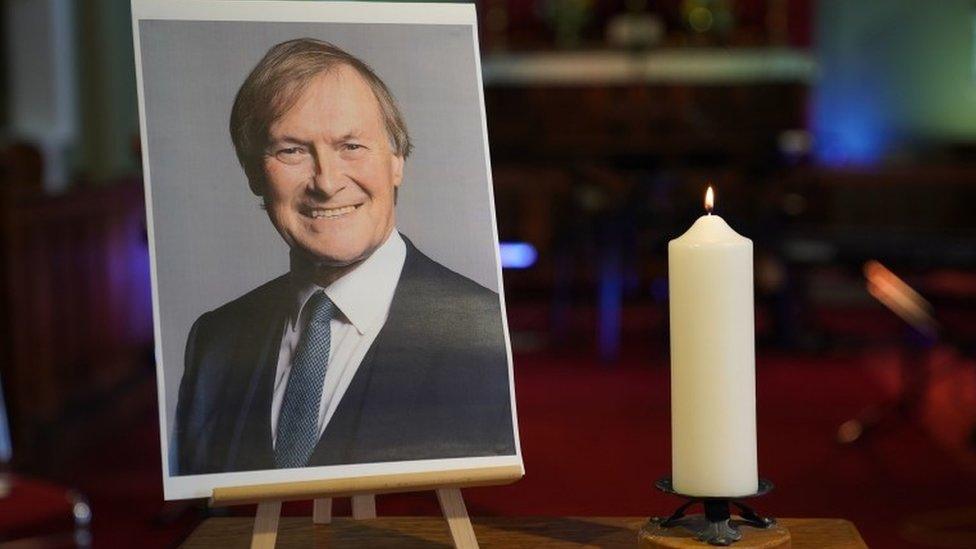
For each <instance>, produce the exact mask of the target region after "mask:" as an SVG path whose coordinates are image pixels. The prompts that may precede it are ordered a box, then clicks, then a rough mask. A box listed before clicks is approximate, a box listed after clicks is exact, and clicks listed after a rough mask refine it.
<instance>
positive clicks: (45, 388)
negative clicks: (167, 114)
mask: <svg viewBox="0 0 976 549" xmlns="http://www.w3.org/2000/svg"><path fill="white" fill-rule="evenodd" d="M126 4H127V3H126V2H119V1H116V0H77V1H73V0H4V2H3V3H2V6H3V9H2V12H0V18H2V25H0V29H2V30H0V32H2V35H3V36H2V40H0V64H2V71H0V74H2V79H3V81H2V85H0V128H2V134H0V135H2V141H0V381H2V388H3V394H2V397H3V401H4V402H5V404H6V406H5V413H4V414H3V416H0V459H2V460H3V461H4V463H5V465H4V471H5V472H6V476H5V477H4V478H5V481H4V482H2V483H0V493H5V494H6V495H5V496H4V497H2V498H0V541H2V540H10V539H17V538H24V537H34V538H35V539H43V540H45V541H48V542H52V543H55V544H71V543H79V542H80V543H81V544H85V543H89V542H93V543H94V544H95V545H96V546H115V545H119V546H131V545H134V544H136V543H138V544H140V545H141V546H145V547H149V546H160V547H165V546H171V545H174V544H176V543H178V542H179V541H180V540H182V539H184V538H185V536H186V535H187V534H188V533H189V532H190V531H191V530H192V528H193V527H194V526H195V525H196V524H197V523H198V522H199V521H200V520H201V519H202V518H203V517H205V516H207V514H208V513H211V512H212V511H208V510H207V509H206V508H205V506H204V505H203V504H202V503H200V502H192V503H188V504H166V505H164V504H163V501H162V488H161V480H160V477H161V472H160V456H159V431H158V419H157V407H156V393H155V391H156V382H155V372H154V363H153V327H152V310H151V298H150V283H149V266H148V250H147V239H146V225H145V213H144V206H143V194H142V180H141V174H140V169H141V168H140V158H139V154H140V153H139V122H138V114H137V107H136V103H137V100H136V88H135V77H134V67H133V52H132V41H131V40H132V37H131V30H130V19H129V17H130V14H129V11H128V6H127V5H126ZM477 10H478V14H479V20H480V22H481V40H482V42H481V43H482V63H483V66H482V68H483V74H484V82H485V99H486V108H487V114H488V129H489V136H490V142H491V152H492V165H493V174H494V185H495V201H496V209H497V215H498V231H499V235H500V238H501V240H502V241H503V256H504V257H505V261H506V269H505V271H504V276H505V289H506V299H507V303H508V316H509V325H510V327H511V330H512V341H513V346H514V356H515V377H516V392H517V397H518V401H517V405H518V410H519V415H520V421H521V436H522V444H523V453H524V457H525V465H526V477H525V479H524V480H523V481H521V482H519V483H517V484H515V485H512V486H509V487H502V488H482V489H472V490H469V491H466V499H467V500H468V506H469V510H470V511H471V513H472V514H473V515H474V516H479V515H548V516H557V515H577V516H579V515H592V516H607V515H632V516H650V515H659V514H664V513H667V512H669V511H670V510H671V508H672V507H673V503H674V502H673V501H672V500H670V499H669V498H667V497H666V496H664V495H663V494H660V493H657V492H656V491H655V490H654V489H653V482H654V480H656V479H657V478H658V477H660V476H662V475H664V474H666V473H667V472H668V470H669V467H670V465H669V464H670V434H669V416H668V414H669V403H668V325H667V310H668V309H667V307H668V300H667V298H668V291H667V262H666V257H667V255H666V249H667V242H668V240H670V239H672V238H674V237H676V236H678V235H679V234H680V233H681V232H683V231H684V230H685V229H686V228H687V227H688V226H689V225H690V224H691V222H692V221H693V220H694V218H696V217H697V216H698V215H700V214H701V202H702V195H703V193H704V189H705V187H706V185H708V184H712V185H714V186H715V187H716V190H717V194H718V197H717V213H719V214H721V215H722V216H723V217H725V218H726V220H728V221H729V223H730V224H731V225H732V226H733V227H734V228H736V229H737V230H738V231H739V232H740V233H742V234H744V235H747V236H749V237H750V238H752V239H753V241H754V243H755V246H756V248H755V249H756V266H755V267H756V268H755V272H756V296H757V302H756V307H757V338H758V344H757V385H758V413H759V460H760V472H761V474H762V475H763V476H765V477H768V478H770V479H771V480H772V481H773V482H774V483H775V484H776V485H777V488H776V490H775V491H774V492H773V493H772V494H771V495H769V496H767V497H765V498H764V500H763V501H762V502H761V507H762V509H763V510H766V511H768V512H769V513H771V514H773V515H776V516H783V517H801V516H806V517H842V518H846V519H849V520H852V521H853V522H854V523H855V524H856V525H857V527H858V528H859V529H860V531H861V533H862V534H863V535H864V537H865V540H866V541H867V543H868V544H869V545H870V546H872V547H928V546H931V547H974V546H976V507H974V503H973V502H974V499H973V496H974V494H976V222H974V221H973V219H974V218H973V214H972V213H971V210H972V206H971V204H972V202H973V201H974V199H976V31H974V29H976V5H974V4H973V3H972V2H971V1H970V0H940V1H939V2H925V3H923V2H917V1H912V0H870V1H862V2H849V1H845V0H484V1H482V2H478V3H477ZM3 409H4V407H2V406H0V410H3ZM378 508H379V513H380V514H386V515H391V514H436V513H437V512H438V510H437V505H436V502H435V500H434V498H433V495H432V494H412V495H399V496H387V497H381V498H379V500H378ZM72 511H73V512H72ZM288 511H289V512H292V513H309V506H308V505H294V506H292V507H291V508H289V509H288ZM337 511H338V512H340V513H341V512H342V511H343V509H342V508H341V506H340V507H339V508H338V509H337ZM231 512H238V513H245V514H246V513H249V512H250V513H253V510H249V509H246V508H245V509H238V510H234V511H231ZM89 519H90V520H89ZM89 522H90V525H89V524H88V523H89ZM38 537H40V538H38Z"/></svg>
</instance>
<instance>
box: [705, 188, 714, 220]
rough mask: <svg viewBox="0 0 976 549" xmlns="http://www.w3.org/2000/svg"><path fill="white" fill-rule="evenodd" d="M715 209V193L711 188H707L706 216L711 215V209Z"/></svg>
mask: <svg viewBox="0 0 976 549" xmlns="http://www.w3.org/2000/svg"><path fill="white" fill-rule="evenodd" d="M714 207H715V191H713V190H712V186H711V185H709V186H708V190H707V191H705V211H707V212H708V215H712V209H713V208H714Z"/></svg>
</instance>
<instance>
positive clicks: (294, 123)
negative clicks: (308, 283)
mask: <svg viewBox="0 0 976 549" xmlns="http://www.w3.org/2000/svg"><path fill="white" fill-rule="evenodd" d="M269 134H270V135H269V143H270V144H269V146H268V149H267V150H266V153H265V156H264V175H265V182H264V183H265V185H264V202H265V207H266V208H267V211H268V216H269V217H270V218H271V223H273V224H274V226H275V228H276V229H278V232H279V233H280V234H281V236H282V238H284V239H285V241H286V242H287V243H288V245H289V246H291V248H292V249H293V250H295V251H298V252H301V253H303V254H304V255H306V256H307V258H308V259H310V260H312V261H313V262H315V263H317V264H319V265H327V266H337V267H338V266H346V265H350V264H353V263H356V262H358V261H361V260H363V259H366V258H367V257H369V255H370V254H371V253H373V251H374V250H375V249H376V248H377V247H379V246H380V245H381V244H382V243H383V242H384V240H386V237H387V236H388V235H389V234H390V231H391V230H392V229H393V226H394V223H395V215H394V210H393V203H394V191H395V189H396V187H398V186H399V185H400V181H401V180H402V179H403V158H402V157H399V156H397V155H396V154H394V152H393V148H392V146H391V144H390V139H389V135H388V134H387V132H386V128H385V126H384V124H383V117H382V114H381V111H380V105H379V102H378V101H377V100H376V97H375V96H374V95H373V92H372V90H371V89H370V88H369V85H367V84H366V82H365V81H363V79H362V77H361V76H359V73H358V72H356V70H355V69H353V68H351V67H349V66H347V65H342V66H339V67H337V68H335V69H334V70H331V71H329V72H325V73H322V74H319V75H318V76H316V77H315V78H313V80H312V81H311V82H310V83H309V84H308V86H307V87H306V89H305V90H304V92H303V93H302V95H301V96H300V97H299V98H298V101H297V102H295V104H294V105H293V106H292V107H291V108H290V109H289V110H288V111H286V112H285V113H284V115H283V116H281V118H279V119H278V120H277V121H275V122H274V123H273V124H272V125H271V127H270V129H269Z"/></svg>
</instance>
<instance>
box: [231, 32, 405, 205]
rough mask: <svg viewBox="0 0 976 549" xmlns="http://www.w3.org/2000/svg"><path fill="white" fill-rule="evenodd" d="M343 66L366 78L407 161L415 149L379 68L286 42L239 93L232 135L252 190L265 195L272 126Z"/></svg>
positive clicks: (307, 41)
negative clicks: (317, 82)
mask: <svg viewBox="0 0 976 549" xmlns="http://www.w3.org/2000/svg"><path fill="white" fill-rule="evenodd" d="M342 65H347V66H349V67H352V68H353V69H355V70H356V72H358V73H359V75H360V76H362V78H363V80H364V81H365V82H366V84H367V85H368V86H369V87H370V89H371V90H372V91H373V95H374V96H376V101H377V102H378V103H379V105H380V111H381V113H382V116H383V124H384V125H385V126H386V133H387V134H388V136H389V138H390V146H391V147H392V148H393V153H394V154H396V155H397V156H399V157H402V158H406V157H407V156H409V155H410V151H411V149H412V148H413V146H412V145H411V143H410V135H409V134H408V133H407V125H406V123H405V122H404V120H403V115H401V114H400V109H399V108H398V107H397V104H396V100H395V99H394V98H393V94H391V93H390V90H389V89H388V88H387V87H386V84H384V83H383V81H382V80H380V78H379V77H378V76H376V73H375V72H373V69H371V68H370V67H369V65H367V64H366V63H364V62H363V61H362V60H360V59H359V58H357V57H354V56H353V55H350V54H349V53H347V52H346V51H344V50H343V49H341V48H339V47H338V46H335V45H334V44H330V43H328V42H324V41H322V40H315V39H312V38H298V39H295V40H289V41H287V42H282V43H280V44H278V45H276V46H275V47H273V48H271V49H270V50H268V53H266V54H265V55H264V57H263V58H262V59H261V61H259V62H258V64H257V66H255V67H254V69H253V70H252V71H251V74H249V75H248V77H247V79H245V80H244V83H243V84H241V87H240V89H239V90H237V97H236V98H235V99H234V107H233V109H231V113H230V137H231V139H232V140H233V142H234V150H235V151H236V152H237V159H238V160H239V161H240V163H241V167H243V168H244V173H245V174H246V175H247V179H248V182H249V183H250V186H251V191H253V192H254V194H257V195H259V196H260V195H262V194H263V189H264V169H263V167H262V164H263V156H264V153H265V149H266V148H267V146H268V134H269V129H270V127H271V125H272V124H273V123H274V122H275V121H276V120H278V119H279V118H280V117H281V116H283V115H284V114H285V112H287V111H288V109H290V108H291V107H292V106H293V105H294V104H295V102H296V101H298V98H299V97H300V96H301V94H302V92H303V91H304V90H305V88H306V87H307V86H308V84H309V82H311V81H312V79H313V78H315V77H316V76H318V75H319V74H321V73H323V72H328V71H331V70H334V69H335V68H337V67H340V66H342Z"/></svg>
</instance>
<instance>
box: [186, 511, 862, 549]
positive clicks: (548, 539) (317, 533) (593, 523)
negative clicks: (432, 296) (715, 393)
mask: <svg viewBox="0 0 976 549" xmlns="http://www.w3.org/2000/svg"><path fill="white" fill-rule="evenodd" d="M646 521H647V518H640V517H579V518H574V517H491V518H477V517H476V518H474V519H472V522H473V523H474V530H475V533H476V534H477V535H478V542H479V543H480V545H481V547H483V548H491V547H501V548H520V547H533V548H535V547H542V548H547V549H548V548H570V547H600V548H614V547H627V548H634V547H636V546H637V530H638V529H639V528H640V527H641V526H642V525H643V524H644V523H645V522H646ZM253 524H254V519H252V518H246V517H234V518H211V519H207V520H206V521H204V522H203V524H201V525H200V526H199V527H198V528H197V529H196V531H194V532H193V534H191V535H190V537H189V538H188V539H187V540H186V542H185V543H184V544H183V547H186V548H194V547H207V548H210V547H242V548H243V547H249V544H250V542H251V528H252V526H253ZM780 524H782V525H783V526H785V527H786V528H789V530H790V535H791V536H792V538H793V549H807V548H809V549H814V548H816V549H842V548H843V549H847V548H852V549H853V548H861V547H867V545H865V544H864V540H863V539H861V535H860V534H859V533H858V531H857V529H856V528H855V527H854V525H853V524H852V523H851V522H849V521H846V520H842V519H780ZM277 547H281V548H289V547H371V548H373V547H391V548H392V547H395V548H421V547H424V548H429V547H443V548H449V547H451V543H450V537H449V536H448V532H447V523H446V522H444V519H443V518H442V517H391V518H378V519H371V520H358V521H354V520H352V519H349V518H337V519H334V520H333V522H332V524H329V525H319V526H313V525H312V519H311V517H282V519H281V522H280V523H279V530H278V545H277ZM703 547H710V546H708V545H703ZM733 547H735V546H733ZM740 547H741V545H740Z"/></svg>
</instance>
